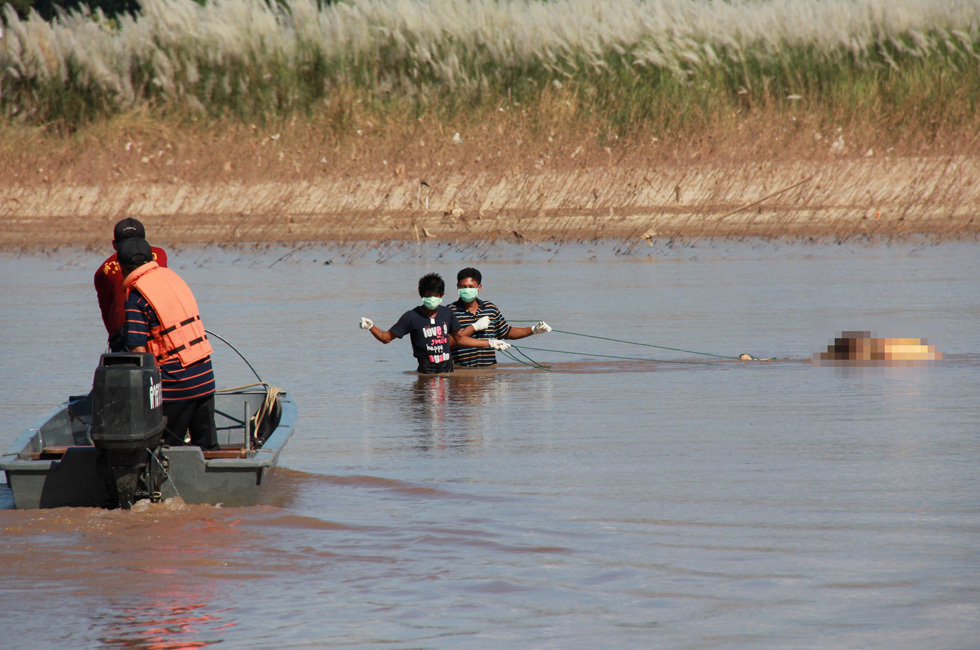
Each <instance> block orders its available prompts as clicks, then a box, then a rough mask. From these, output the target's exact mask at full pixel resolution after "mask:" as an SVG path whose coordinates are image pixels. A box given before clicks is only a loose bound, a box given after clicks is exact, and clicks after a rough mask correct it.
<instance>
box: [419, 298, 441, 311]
mask: <svg viewBox="0 0 980 650" xmlns="http://www.w3.org/2000/svg"><path fill="white" fill-rule="evenodd" d="M422 304H423V305H425V308H426V309H435V308H436V307H438V306H439V305H441V304H442V296H425V297H424V298H422Z"/></svg>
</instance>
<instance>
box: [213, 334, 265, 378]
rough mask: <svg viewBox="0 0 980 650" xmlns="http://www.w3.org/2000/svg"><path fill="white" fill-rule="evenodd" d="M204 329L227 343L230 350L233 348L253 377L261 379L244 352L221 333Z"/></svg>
mask: <svg viewBox="0 0 980 650" xmlns="http://www.w3.org/2000/svg"><path fill="white" fill-rule="evenodd" d="M204 331H205V332H207V333H208V334H210V335H211V336H215V337H217V338H218V339H219V340H221V341H222V342H223V343H224V344H225V345H227V346H228V347H229V348H231V349H232V350H234V351H235V354H237V355H238V356H239V357H241V358H242V361H244V362H245V365H246V366H248V369H249V370H251V371H252V374H253V375H255V378H256V379H258V380H259V381H262V378H261V377H259V373H257V372H255V368H253V367H252V364H250V363H249V362H248V359H246V358H245V355H244V354H242V353H241V352H239V351H238V348H236V347H235V346H234V345H232V344H231V343H229V342H228V339H226V338H225V337H223V336H221V335H220V334H218V333H217V332H212V331H211V330H209V329H207V328H204ZM263 383H264V382H263Z"/></svg>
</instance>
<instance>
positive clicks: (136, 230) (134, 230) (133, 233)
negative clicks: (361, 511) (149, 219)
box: [112, 217, 146, 243]
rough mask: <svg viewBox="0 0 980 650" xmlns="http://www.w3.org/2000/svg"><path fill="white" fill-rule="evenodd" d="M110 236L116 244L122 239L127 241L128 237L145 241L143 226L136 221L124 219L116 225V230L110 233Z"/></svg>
mask: <svg viewBox="0 0 980 650" xmlns="http://www.w3.org/2000/svg"><path fill="white" fill-rule="evenodd" d="M112 235H113V238H114V239H115V241H116V242H117V243H118V242H121V241H123V240H124V239H129V238H130V237H139V238H140V239H145V238H146V230H144V229H143V224H142V223H140V222H139V221H137V220H136V219H133V218H132V217H126V218H125V219H123V220H122V221H120V222H119V223H117V224H116V228H115V230H113V231H112Z"/></svg>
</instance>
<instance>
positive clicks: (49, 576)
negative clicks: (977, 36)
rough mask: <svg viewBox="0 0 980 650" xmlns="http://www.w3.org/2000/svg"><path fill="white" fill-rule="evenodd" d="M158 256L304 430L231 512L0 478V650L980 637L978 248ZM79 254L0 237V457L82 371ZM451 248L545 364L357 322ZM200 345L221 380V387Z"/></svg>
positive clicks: (822, 643)
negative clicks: (9, 247) (86, 498)
mask: <svg viewBox="0 0 980 650" xmlns="http://www.w3.org/2000/svg"><path fill="white" fill-rule="evenodd" d="M170 257H171V266H172V267H173V268H175V269H176V270H177V271H178V272H179V273H181V275H182V276H183V277H184V278H185V279H186V280H187V281H188V283H189V284H190V285H191V287H192V288H193V289H194V291H195V293H196V295H197V298H198V302H199V303H200V305H201V309H202V315H203V317H204V321H205V324H206V326H207V327H208V328H209V329H211V330H213V331H215V332H217V333H218V334H220V335H221V336H223V337H224V338H226V339H228V340H229V341H231V342H232V343H234V344H235V346H236V347H237V348H238V349H239V350H240V351H241V352H242V353H243V354H244V355H245V356H246V357H247V358H248V360H249V361H250V362H251V364H252V366H254V367H255V369H256V370H257V371H258V373H259V374H260V375H262V378H263V379H265V380H266V381H269V382H270V383H273V384H276V385H277V386H280V387H281V388H283V389H285V390H287V391H289V392H290V393H291V394H292V395H293V396H294V397H295V398H296V400H297V402H298V405H299V409H300V420H299V426H298V428H297V432H296V434H295V435H294V436H293V438H292V439H291V440H290V442H289V444H288V445H287V447H286V449H285V451H284V452H283V454H282V456H281V458H280V466H279V468H278V469H277V470H276V471H275V473H274V475H273V479H274V480H273V481H272V482H271V483H270V484H269V485H268V486H267V489H266V491H265V493H264V494H263V497H262V504H261V505H258V506H255V507H249V508H220V507H205V506H185V505H182V504H178V503H173V502H169V503H166V504H157V505H144V504H138V505H137V507H136V508H134V509H133V510H132V511H128V512H122V511H101V510H92V509H57V510H49V511H17V510H13V509H11V508H12V500H11V498H10V494H9V491H8V490H7V489H6V486H5V485H2V486H0V507H2V508H4V509H0V611H2V614H3V615H2V616H0V645H2V646H6V645H7V644H8V643H9V642H11V640H14V639H16V640H17V641H16V642H15V644H14V645H23V646H31V647H55V646H59V647H61V646H66V645H71V646H80V647H99V646H111V647H158V648H169V647H195V646H205V645H211V644H223V645H225V646H227V647H272V646H279V647H345V646H352V647H353V646H356V647H358V648H364V647H386V648H392V647H394V648H416V647H418V648H433V647H436V648H500V647H535V648H538V647H541V648H545V647H546V648H593V647H671V648H677V647H699V648H703V647H718V648H721V647H725V648H728V647H772V648H785V647H794V648H811V647H812V648H841V647H852V648H853V647H897V648H921V647H930V648H965V647H975V643H976V639H977V638H980V473H978V471H977V468H978V466H980V406H978V400H977V395H978V392H980V327H978V326H977V322H978V318H980V280H978V278H980V245H978V244H976V243H956V242H949V243H943V244H941V245H938V246H935V245H931V244H929V243H927V242H905V243H900V244H891V245H886V244H883V243H878V244H874V245H867V244H858V243H854V244H844V245H832V244H812V245H796V244H792V245H790V244H771V243H755V244H752V243H711V242H703V243H696V244H695V245H694V246H693V247H692V246H680V247H673V248H668V247H665V246H664V245H663V244H662V243H655V245H654V246H646V244H644V245H643V246H633V247H625V246H623V245H616V244H595V245H591V244H565V245H562V246H555V245H553V244H549V243H541V244H539V245H534V244H527V245H525V246H518V245H514V244H507V245H503V244H500V245H495V246H487V245H480V246H448V245H435V244H434V245H428V246H422V247H418V246H414V245H404V246H397V247H382V248H380V249H375V248H371V247H351V248H340V247H337V248H319V247H307V248H299V249H274V248H273V249H267V250H262V251H241V250H227V249H221V248H207V249H177V250H171V251H170ZM101 259H102V256H101V255H97V254H95V253H89V252H81V251H71V250H62V251H60V252H57V253H52V254H14V253H4V254H2V255H0V287H2V294H0V358H2V366H3V370H4V372H3V373H2V375H0V394H2V395H3V399H2V402H0V422H2V427H0V445H2V448H6V447H7V446H9V445H10V444H11V442H12V441H13V440H14V439H15V438H16V436H17V435H18V434H19V432H20V431H21V430H22V429H24V428H26V427H28V426H29V425H31V424H34V423H35V422H36V421H37V420H38V419H39V418H41V416H42V415H44V414H45V413H46V412H48V411H49V410H51V409H52V408H53V407H54V406H56V405H57V404H59V403H60V402H61V401H63V400H64V399H65V398H66V397H67V396H68V395H69V394H74V393H78V392H84V391H86V390H88V388H89V387H90V386H91V381H92V375H93V372H94V369H95V366H96V364H97V361H98V356H99V354H100V352H101V351H102V348H103V346H104V332H103V331H102V329H101V322H100V320H99V315H98V309H97V307H96V303H95V295H94V291H93V289H92V275H93V273H94V270H95V268H96V266H97V265H98V263H99V262H100V261H101ZM468 265H475V266H477V267H478V268H480V269H481V271H483V274H484V283H483V284H484V292H483V295H484V297H487V298H490V299H492V300H494V301H495V302H496V303H497V304H498V305H499V306H500V307H501V308H502V310H503V312H504V314H505V316H507V317H508V318H510V319H512V320H513V321H526V322H523V323H517V324H521V325H526V324H529V322H530V321H534V320H537V319H544V320H546V321H547V322H548V323H549V324H551V325H552V326H553V327H554V328H556V330H563V332H558V331H555V332H552V333H549V334H545V335H538V336H534V337H531V338H529V339H525V340H523V341H518V342H517V343H518V345H519V346H520V349H521V351H522V352H523V353H524V354H525V355H526V357H522V356H518V358H520V359H522V360H524V361H527V360H528V359H533V360H534V361H536V362H539V363H541V364H546V365H549V366H551V368H550V370H543V369H539V368H534V367H531V366H529V365H525V364H522V363H517V362H516V361H513V360H511V359H509V358H508V359H502V361H503V363H501V365H500V366H499V367H498V368H497V369H495V370H490V371H478V372H473V371H470V372H465V371H463V372H457V373H455V374H454V375H451V376H437V377H421V376H418V375H416V374H414V373H412V372H410V371H411V370H412V369H414V363H413V362H412V358H411V353H410V346H409V344H408V342H407V340H401V341H395V342H393V343H391V344H389V345H387V346H382V345H381V344H379V343H378V342H376V341H375V340H374V339H373V338H371V336H370V335H369V334H367V333H366V332H364V331H363V330H360V329H358V327H357V321H358V319H359V318H360V317H361V316H369V317H371V318H373V319H374V320H375V321H376V322H377V323H378V325H380V326H382V327H385V328H386V327H388V326H390V325H391V324H393V323H394V322H395V320H396V319H397V317H398V316H399V315H400V314H401V313H402V312H403V311H405V310H406V309H409V308H411V307H412V306H413V305H415V304H417V302H418V300H417V294H416V293H415V285H416V281H417V279H418V277H419V276H420V275H422V274H423V273H426V272H429V271H436V272H439V273H441V274H442V275H443V276H444V277H446V278H447V279H449V280H450V282H449V289H450V292H451V293H455V291H454V286H455V273H456V271H457V270H458V269H459V268H461V267H463V266H468ZM841 330H870V331H873V332H874V333H875V334H878V335H880V336H899V337H906V336H907V337H926V338H927V339H928V341H929V343H933V344H936V345H937V347H938V348H939V349H940V350H941V351H942V352H943V353H944V354H945V355H946V359H945V361H944V362H942V363H940V364H935V365H932V366H918V367H886V368H841V367H823V366H821V367H817V366H814V365H812V364H811V363H810V362H809V359H810V357H811V355H812V354H813V353H814V352H817V351H820V350H823V349H825V347H826V346H827V344H828V343H829V342H831V340H832V339H833V337H834V336H835V335H836V334H839V332H840V331H841ZM569 332H571V333H575V334H571V333H569ZM576 334H588V335H590V336H592V337H605V339H610V338H613V339H622V340H624V341H630V342H633V343H638V344H645V345H636V344H627V343H618V342H614V341H608V340H605V339H602V338H590V337H586V336H577V335H576ZM650 345H656V346H662V347H649V346H650ZM215 347H216V353H215V368H216V374H217V377H218V383H219V385H222V386H233V385H239V384H241V383H247V382H248V381H249V380H250V379H251V373H250V372H249V370H248V368H247V367H246V366H245V365H244V364H243V363H242V362H241V361H240V360H239V359H238V358H237V357H236V356H235V355H234V353H233V352H231V351H230V350H229V349H228V348H227V347H225V346H224V345H222V344H221V343H220V342H218V343H216V345H215ZM667 348H675V349H667ZM702 352H705V353H709V354H708V355H706V354H696V353H702ZM742 352H747V353H749V354H752V355H754V356H756V357H763V358H772V359H773V360H772V361H768V362H738V361H735V360H733V359H732V358H733V357H735V356H736V355H738V354H739V353H742ZM572 353H577V354H572ZM710 355H718V356H710Z"/></svg>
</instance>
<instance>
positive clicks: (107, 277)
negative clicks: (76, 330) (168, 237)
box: [95, 217, 167, 352]
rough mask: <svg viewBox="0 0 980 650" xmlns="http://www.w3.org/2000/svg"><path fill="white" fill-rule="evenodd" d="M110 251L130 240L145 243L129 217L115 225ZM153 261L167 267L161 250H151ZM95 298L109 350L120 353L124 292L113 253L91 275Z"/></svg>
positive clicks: (140, 229) (139, 225)
mask: <svg viewBox="0 0 980 650" xmlns="http://www.w3.org/2000/svg"><path fill="white" fill-rule="evenodd" d="M112 237H113V238H112V247H113V248H115V249H117V250H118V248H119V243H120V242H121V241H123V240H124V239H129V238H130V237H139V238H141V239H146V231H145V230H144V229H143V224H142V223H140V222H139V221H138V220H136V219H133V218H132V217H127V218H126V219H123V220H121V221H120V222H119V223H117V224H116V227H115V228H114V229H113V231H112ZM151 249H152V250H153V260H154V261H155V262H156V263H157V264H159V265H160V266H166V265H167V253H166V252H165V251H164V250H163V249H162V248H157V247H156V246H152V247H151ZM95 295H96V296H98V298H99V309H100V310H101V311H102V323H103V324H104V325H105V331H106V333H107V334H108V335H109V349H110V350H111V351H112V352H121V351H122V350H123V343H122V337H121V336H120V330H121V329H122V326H123V325H124V324H125V322H126V317H125V316H124V314H123V306H124V305H125V303H126V289H125V287H123V274H122V269H120V268H119V260H118V253H113V254H112V255H110V256H109V257H107V258H106V259H105V261H104V262H102V264H101V265H100V266H99V270H98V271H96V272H95Z"/></svg>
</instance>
